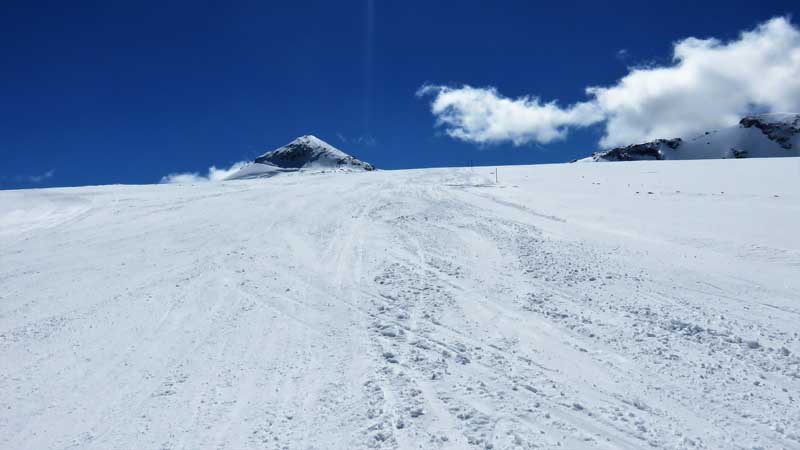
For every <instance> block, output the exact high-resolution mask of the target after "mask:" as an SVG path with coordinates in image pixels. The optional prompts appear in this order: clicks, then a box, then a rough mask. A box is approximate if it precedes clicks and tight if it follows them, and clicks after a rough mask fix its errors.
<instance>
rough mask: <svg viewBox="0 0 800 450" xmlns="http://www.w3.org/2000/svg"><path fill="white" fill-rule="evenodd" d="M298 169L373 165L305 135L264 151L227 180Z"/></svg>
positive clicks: (358, 168) (369, 167) (366, 167)
mask: <svg viewBox="0 0 800 450" xmlns="http://www.w3.org/2000/svg"><path fill="white" fill-rule="evenodd" d="M300 170H319V171H323V170H342V171H347V172H360V171H370V170H375V166H373V165H372V164H370V163H367V162H364V161H361V160H359V159H356V158H355V157H353V156H350V155H348V154H347V153H345V152H343V151H341V150H339V149H338V148H336V147H334V146H332V145H331V144H328V143H327V142H325V141H323V140H322V139H320V138H318V137H316V136H313V135H310V134H309V135H305V136H300V137H299V138H297V139H295V140H293V141H292V142H290V143H288V144H286V145H284V146H283V147H279V148H277V149H275V150H272V151H270V152H267V153H264V154H263V155H261V156H259V157H258V158H256V159H255V160H254V161H253V163H252V164H249V165H247V166H244V167H242V168H241V169H239V170H238V171H237V172H236V173H234V174H232V175H231V176H229V177H228V178H227V179H228V180H236V179H245V178H262V177H270V176H273V175H277V174H279V173H283V172H296V171H300Z"/></svg>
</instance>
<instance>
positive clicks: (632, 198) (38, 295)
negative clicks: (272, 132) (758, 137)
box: [0, 158, 800, 449]
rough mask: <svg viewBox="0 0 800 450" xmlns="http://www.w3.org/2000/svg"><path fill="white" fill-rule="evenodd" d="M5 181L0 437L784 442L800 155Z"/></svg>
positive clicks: (796, 350)
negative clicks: (183, 178)
mask: <svg viewBox="0 0 800 450" xmlns="http://www.w3.org/2000/svg"><path fill="white" fill-rule="evenodd" d="M494 170H495V169H494V168H474V169H464V168H454V169H425V170H410V171H380V172H355V173H346V174H343V173H318V174H315V175H313V176H311V175H309V174H305V175H304V174H301V173H297V172H296V173H293V174H291V176H286V175H284V174H282V175H279V176H275V177H272V178H269V179H254V180H241V181H226V182H219V183H204V184H195V185H192V184H176V185H153V186H100V187H82V188H65V189H44V190H25V191H3V192H0V261H2V264H0V285H1V286H2V289H0V361H2V362H3V364H2V365H0V448H3V449H20V448H35V449H62V448H81V449H109V448H142V449H150V448H152V449H162V448H171V449H179V448H192V449H194V448H230V449H247V448H268V449H281V448H288V449H356V448H382V449H394V448H397V449H406V448H415V449H416V448H425V449H438V448H442V449H465V448H475V449H488V448H493V449H517V448H565V449H582V448H606V449H610V448H628V449H640V448H656V449H660V448H663V449H673V448H690V449H692V448H698V449H702V448H706V449H719V448H726V449H736V448H747V449H752V448H765V449H766V448H800V428H798V426H797V424H798V423H800V404H799V403H798V402H799V401H800V335H799V334H798V333H799V332H800V328H799V327H798V323H800V276H798V275H800V233H798V231H797V225H798V224H800V189H798V183H797V180H798V179H800V158H776V159H745V160H705V161H652V162H629V163H625V164H563V165H548V166H517V167H500V168H499V169H498V170H499V172H498V178H499V183H498V184H495V183H494V178H495V174H494Z"/></svg>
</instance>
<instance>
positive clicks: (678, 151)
mask: <svg viewBox="0 0 800 450" xmlns="http://www.w3.org/2000/svg"><path fill="white" fill-rule="evenodd" d="M620 151H622V152H624V153H627V155H628V156H626V159H627V158H632V159H634V160H654V159H657V158H656V157H655V155H654V153H657V154H658V159H662V160H685V159H719V158H729V159H730V158H773V157H797V156H800V114H794V113H770V114H760V115H754V116H748V117H745V118H743V119H742V120H741V121H740V123H739V125H737V126H735V127H728V128H722V129H719V130H709V131H705V132H703V133H700V134H698V135H695V136H689V137H682V138H680V139H668V140H664V139H662V140H657V141H653V142H648V143H644V144H638V145H631V146H627V147H618V148H615V149H612V150H609V151H605V152H597V153H595V154H594V155H592V156H590V157H588V158H583V159H581V160H579V161H580V162H605V161H618V160H619V152H620Z"/></svg>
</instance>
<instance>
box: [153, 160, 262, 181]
mask: <svg viewBox="0 0 800 450" xmlns="http://www.w3.org/2000/svg"><path fill="white" fill-rule="evenodd" d="M248 164H250V162H249V161H239V162H237V163H234V164H233V165H232V166H230V167H229V168H227V169H224V168H223V169H217V168H216V166H211V167H209V168H208V173H206V174H205V175H201V174H199V173H197V172H182V173H171V174H169V175H166V176H163V177H161V181H160V183H204V182H208V181H222V180H224V179H225V178H227V177H229V176H230V175H233V173H234V172H236V171H237V170H239V169H241V168H242V167H244V166H246V165H248Z"/></svg>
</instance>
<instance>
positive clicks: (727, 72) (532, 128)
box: [417, 17, 800, 147]
mask: <svg viewBox="0 0 800 450" xmlns="http://www.w3.org/2000/svg"><path fill="white" fill-rule="evenodd" d="M586 94H587V96H588V97H589V98H588V100H586V101H583V102H577V103H575V104H572V105H568V106H560V105H559V104H558V103H557V102H556V101H543V100H541V99H540V98H538V97H536V96H523V97H520V98H516V99H514V98H508V97H504V96H503V95H502V94H501V93H499V92H498V90H497V89H495V88H493V87H487V88H479V87H473V86H467V85H465V86H461V87H449V86H437V85H425V86H423V87H422V88H420V89H419V91H418V92H417V95H418V96H423V97H425V96H432V97H433V100H432V102H431V112H432V113H433V115H434V116H435V117H436V119H437V126H441V127H442V128H443V129H444V130H445V132H446V133H447V134H448V135H449V136H451V137H453V138H456V139H460V140H464V141H469V142H476V143H489V144H491V143H500V142H512V143H513V144H515V145H522V144H526V143H530V142H540V143H548V142H552V141H554V140H559V139H564V138H565V137H566V136H567V135H568V133H569V130H570V129H573V128H580V127H586V126H589V125H593V124H598V123H602V124H603V126H604V128H605V130H604V134H603V137H602V138H601V140H600V145H601V146H603V147H612V146H616V145H624V144H629V143H632V142H642V141H648V140H653V139H657V138H670V137H675V136H684V135H688V134H691V133H693V132H696V131H697V130H705V129H714V128H718V127H725V126H731V125H735V124H736V123H737V122H738V120H739V119H740V117H741V116H742V115H745V114H748V113H752V112H779V111H798V110H800V30H799V29H798V28H797V26H795V25H794V24H793V23H791V22H790V21H789V19H787V18H785V17H776V18H773V19H771V20H769V21H767V22H764V23H762V24H760V25H758V26H757V27H756V28H755V29H753V30H748V31H744V32H742V33H740V35H739V36H738V38H736V39H734V40H731V41H728V42H723V41H721V40H718V39H714V38H707V39H698V38H694V37H690V38H686V39H683V40H680V41H678V42H676V43H675V44H674V45H673V56H672V62H671V63H670V64H668V65H663V66H646V67H632V68H630V69H629V72H628V73H627V74H626V75H625V76H624V77H622V78H621V79H619V80H618V81H617V82H616V83H615V84H614V85H612V86H591V87H588V88H586Z"/></svg>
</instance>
